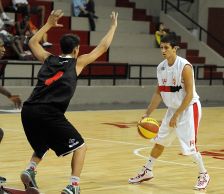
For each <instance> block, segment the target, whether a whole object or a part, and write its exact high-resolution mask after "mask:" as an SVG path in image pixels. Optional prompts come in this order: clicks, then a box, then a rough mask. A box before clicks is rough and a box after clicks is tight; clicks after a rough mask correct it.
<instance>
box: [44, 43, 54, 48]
mask: <svg viewBox="0 0 224 194" xmlns="http://www.w3.org/2000/svg"><path fill="white" fill-rule="evenodd" d="M52 45H53V44H52V43H50V42H44V43H43V44H42V46H43V47H50V46H52Z"/></svg>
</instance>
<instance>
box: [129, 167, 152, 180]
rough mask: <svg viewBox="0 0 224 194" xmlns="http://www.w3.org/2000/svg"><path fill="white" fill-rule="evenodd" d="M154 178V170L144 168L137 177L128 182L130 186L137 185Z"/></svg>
mask: <svg viewBox="0 0 224 194" xmlns="http://www.w3.org/2000/svg"><path fill="white" fill-rule="evenodd" d="M152 178H153V173H152V170H150V169H148V168H146V167H145V166H143V168H142V170H141V171H140V172H139V173H138V175H137V176H136V177H133V178H130V179H129V180H128V182H129V183H130V184H137V183H141V182H143V181H148V180H150V179H152Z"/></svg>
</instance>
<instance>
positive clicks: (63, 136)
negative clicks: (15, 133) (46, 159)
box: [21, 104, 84, 158]
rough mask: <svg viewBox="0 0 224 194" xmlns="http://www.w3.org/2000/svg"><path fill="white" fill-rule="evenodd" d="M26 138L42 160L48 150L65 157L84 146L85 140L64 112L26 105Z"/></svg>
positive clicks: (23, 118)
mask: <svg viewBox="0 0 224 194" xmlns="http://www.w3.org/2000/svg"><path fill="white" fill-rule="evenodd" d="M21 117H22V123H23V128H24V131H25V134H26V137H27V139H28V141H29V143H30V145H31V146H32V148H33V150H34V152H35V154H36V155H37V156H38V157H39V158H42V157H43V155H44V154H45V153H46V152H47V150H48V149H52V150H54V151H55V153H56V155H57V156H64V155H66V154H69V153H70V152H72V151H74V150H76V149H77V148H79V147H81V146H82V145H84V140H83V138H82V136H81V135H80V134H79V132H78V131H77V130H76V129H75V128H74V126H73V125H72V124H71V123H70V122H69V121H68V120H67V119H66V118H65V116H64V114H63V112H61V111H59V110H58V109H57V108H55V107H53V106H51V105H44V104H35V105H30V104H29V105H27V104H26V105H24V106H23V108H22V112H21Z"/></svg>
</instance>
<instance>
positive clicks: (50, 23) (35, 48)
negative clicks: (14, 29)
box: [29, 10, 63, 62]
mask: <svg viewBox="0 0 224 194" xmlns="http://www.w3.org/2000/svg"><path fill="white" fill-rule="evenodd" d="M62 16H63V12H62V11H61V10H54V11H52V12H51V14H50V16H49V17H48V20H47V22H46V24H45V25H44V26H43V27H42V28H41V29H40V30H38V31H37V33H36V34H34V35H33V36H32V38H31V39H30V41H29V47H30V49H31V50H32V52H33V54H34V56H35V57H36V58H37V59H38V60H39V61H41V62H44V60H45V59H46V58H47V57H48V56H49V55H50V53H49V52H47V51H46V50H45V49H44V48H43V47H42V46H41V44H40V41H41V40H42V38H43V36H44V34H45V33H46V32H47V31H48V30H50V29H51V28H52V27H62V25H61V24H58V23H57V22H58V20H59V19H60V18H61V17H62Z"/></svg>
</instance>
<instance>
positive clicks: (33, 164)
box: [26, 161, 37, 170]
mask: <svg viewBox="0 0 224 194" xmlns="http://www.w3.org/2000/svg"><path fill="white" fill-rule="evenodd" d="M36 167H37V163H36V162H33V161H31V162H30V163H29V164H28V166H27V168H26V169H31V170H35V169H36Z"/></svg>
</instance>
